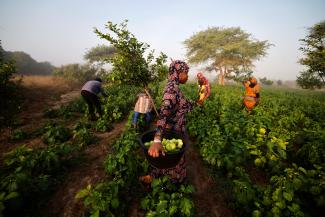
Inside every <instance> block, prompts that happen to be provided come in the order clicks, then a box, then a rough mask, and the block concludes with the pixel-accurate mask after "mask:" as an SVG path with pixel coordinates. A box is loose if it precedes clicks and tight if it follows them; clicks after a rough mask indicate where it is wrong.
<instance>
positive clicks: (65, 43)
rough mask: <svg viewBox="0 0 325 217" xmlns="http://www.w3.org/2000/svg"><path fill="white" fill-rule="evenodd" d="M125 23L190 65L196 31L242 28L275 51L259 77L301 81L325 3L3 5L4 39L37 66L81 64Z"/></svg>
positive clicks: (137, 0) (15, 0) (64, 0)
mask: <svg viewBox="0 0 325 217" xmlns="http://www.w3.org/2000/svg"><path fill="white" fill-rule="evenodd" d="M124 19H128V20H129V23H128V29H129V30H130V31H131V32H132V33H133V34H134V35H135V36H136V37H137V38H138V39H139V40H140V41H143V42H146V43H148V44H149V45H150V46H151V49H155V50H156V54H158V53H159V52H160V51H162V52H164V53H165V54H167V55H168V57H169V58H173V59H185V56H184V54H185V48H184V45H183V44H182V42H183V41H184V40H186V39H188V38H189V37H190V36H192V35H193V34H194V33H195V32H198V31H201V30H205V29H207V28H208V27H212V26H220V27H221V26H222V27H237V26H239V27H241V28H242V29H243V30H245V31H246V32H248V33H251V34H252V35H253V37H254V38H256V39H258V40H268V41H269V42H270V43H272V44H274V45H275V46H273V47H271V48H270V49H269V50H268V55H267V56H266V57H264V58H262V59H261V60H260V61H258V62H256V63H255V65H256V69H255V70H254V72H255V76H257V77H264V76H266V77H267V78H269V79H282V80H295V79H296V76H297V75H298V73H299V71H301V70H302V69H303V68H302V66H300V65H299V64H298V63H297V61H298V59H299V58H300V57H301V52H300V51H299V47H300V46H301V43H300V42H299V39H302V38H304V37H305V36H306V34H307V30H306V29H307V28H308V27H311V26H313V25H314V24H315V23H318V22H320V21H322V20H325V0H228V1H227V0H224V1H222V0H200V1H193V0H192V1H191V0H188V1H186V0H178V1H173V0H165V1H163V0H156V1H154V0H151V1H150V0H133V1H132V0H116V1H111V0H79V1H77V0H56V1H47V0H0V40H1V41H2V46H3V48H4V49H5V50H9V51H24V52H26V53H28V54H30V55H31V56H32V57H33V58H34V59H36V60H37V61H49V62H50V63H52V64H53V65H55V66H60V65H62V64H69V63H82V62H84V60H83V55H84V54H85V52H86V51H87V49H89V48H91V47H94V46H96V45H98V44H107V42H106V41H104V40H101V39H99V38H98V37H97V36H96V34H95V33H94V32H93V28H94V27H97V28H98V29H100V30H102V31H104V32H105V28H104V26H105V24H106V22H107V21H112V22H113V23H121V22H122V21H123V20H124ZM107 45H108V44H107ZM199 67H200V66H192V68H191V73H192V74H194V73H196V72H197V69H198V68H199Z"/></svg>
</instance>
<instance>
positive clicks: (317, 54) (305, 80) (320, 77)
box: [297, 20, 325, 89]
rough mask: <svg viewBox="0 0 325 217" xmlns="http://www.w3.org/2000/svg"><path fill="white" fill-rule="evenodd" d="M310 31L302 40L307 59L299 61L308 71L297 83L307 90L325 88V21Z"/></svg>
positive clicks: (303, 72) (302, 49)
mask: <svg viewBox="0 0 325 217" xmlns="http://www.w3.org/2000/svg"><path fill="white" fill-rule="evenodd" d="M308 30H309V34H308V35H307V36H306V38H304V39H301V40H300V41H302V42H303V47H301V48H300V50H301V51H302V52H303V54H304V55H305V57H304V58H301V59H300V60H299V63H300V64H302V65H305V66H306V67H307V69H306V70H305V71H302V72H300V76H298V77H297V83H298V85H299V86H301V87H302V88H305V89H314V88H322V87H324V86H325V80H324V78H325V20H324V21H321V22H319V23H317V24H315V25H314V26H313V27H311V28H309V29H308Z"/></svg>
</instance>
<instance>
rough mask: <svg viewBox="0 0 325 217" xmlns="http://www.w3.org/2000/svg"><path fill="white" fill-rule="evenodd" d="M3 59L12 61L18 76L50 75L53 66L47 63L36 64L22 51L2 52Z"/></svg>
mask: <svg viewBox="0 0 325 217" xmlns="http://www.w3.org/2000/svg"><path fill="white" fill-rule="evenodd" d="M4 59H6V60H12V61H13V62H14V65H15V67H16V71H17V73H18V74H23V75H51V74H52V73H53V70H54V68H55V67H54V66H53V65H51V63H49V62H37V61H36V60H34V59H33V58H32V57H31V56H30V55H29V54H27V53H25V52H23V51H4Z"/></svg>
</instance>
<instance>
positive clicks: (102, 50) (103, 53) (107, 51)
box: [84, 45, 116, 65]
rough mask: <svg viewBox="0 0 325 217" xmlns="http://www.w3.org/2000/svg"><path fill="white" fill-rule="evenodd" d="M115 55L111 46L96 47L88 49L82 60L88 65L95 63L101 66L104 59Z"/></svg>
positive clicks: (114, 50)
mask: <svg viewBox="0 0 325 217" xmlns="http://www.w3.org/2000/svg"><path fill="white" fill-rule="evenodd" d="M115 53H116V49H115V47H113V46H106V45H97V46H96V47H93V48H91V49H89V50H88V51H87V52H86V54H85V55H84V58H85V59H86V60H87V61H88V62H89V63H96V64H98V65H103V64H104V63H105V61H106V59H109V58H111V57H112V56H113V55H114V54H115Z"/></svg>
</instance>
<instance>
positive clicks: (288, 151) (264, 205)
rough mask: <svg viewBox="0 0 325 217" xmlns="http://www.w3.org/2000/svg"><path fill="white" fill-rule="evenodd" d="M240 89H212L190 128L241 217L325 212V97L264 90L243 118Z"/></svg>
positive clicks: (201, 152)
mask: <svg viewBox="0 0 325 217" xmlns="http://www.w3.org/2000/svg"><path fill="white" fill-rule="evenodd" d="M240 94H241V89H240V87H231V86H228V87H224V88H215V89H214V94H212V97H211V99H209V100H208V101H207V103H206V104H205V106H204V107H202V108H198V109H197V110H196V111H194V112H193V113H192V114H191V116H190V118H189V123H188V130H189V132H190V134H191V135H192V136H193V137H195V138H196V139H197V147H198V149H199V151H200V154H201V156H202V158H203V159H204V160H205V161H206V163H207V164H208V166H209V167H211V168H212V170H213V171H214V173H215V175H216V179H219V180H220V183H223V185H224V188H225V189H226V190H227V191H228V193H229V195H231V196H230V197H231V198H230V199H231V201H232V204H233V207H234V209H236V210H239V209H240V212H241V216H251V215H252V216H254V217H255V216H320V213H324V207H325V191H324V190H325V171H324V166H325V164H324V157H325V149H324V148H325V147H324V146H325V129H324V126H325V95H324V93H314V92H303V91H284V90H272V89H265V90H263V91H262V94H261V95H262V103H261V104H260V105H259V106H258V107H257V108H256V109H255V110H254V111H253V112H252V113H250V114H249V113H247V112H243V109H242V107H241V102H240V100H239V96H240Z"/></svg>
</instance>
